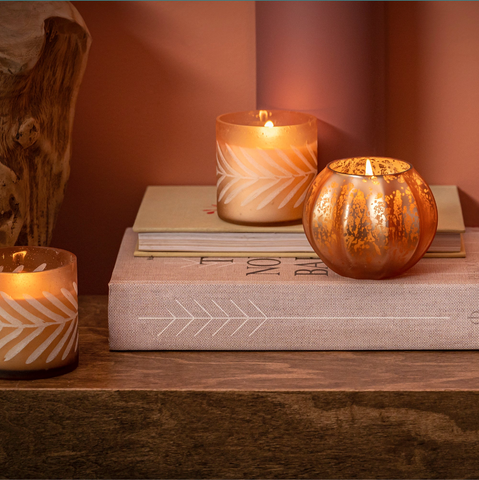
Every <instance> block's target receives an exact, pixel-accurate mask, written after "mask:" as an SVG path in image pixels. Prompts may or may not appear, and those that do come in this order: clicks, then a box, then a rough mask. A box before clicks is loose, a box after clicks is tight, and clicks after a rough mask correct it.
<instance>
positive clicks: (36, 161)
mask: <svg viewBox="0 0 479 480" xmlns="http://www.w3.org/2000/svg"><path fill="white" fill-rule="evenodd" d="M90 43H91V38H90V34H89V32H88V29H87V27H86V26H85V23H84V21H83V19H82V18H81V16H80V14H79V13H78V12H77V10H76V9H75V7H73V5H72V4H70V3H69V2H41V1H40V2H0V246H12V245H48V244H49V242H50V240H51V237H52V231H53V227H54V225H55V221H56V218H57V216H58V212H59V209H60V206H61V203H62V201H63V196H64V191H65V187H66V183H67V181H68V177H69V174H70V155H71V132H72V125H73V117H74V113H75V102H76V97H77V94H78V90H79V86H80V82H81V79H82V76H83V72H84V70H85V66H86V61H87V57H88V51H89V47H90Z"/></svg>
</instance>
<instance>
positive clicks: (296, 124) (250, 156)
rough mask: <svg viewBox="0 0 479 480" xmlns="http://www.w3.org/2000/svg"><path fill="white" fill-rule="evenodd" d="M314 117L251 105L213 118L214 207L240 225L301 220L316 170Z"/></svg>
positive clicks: (227, 219) (289, 222)
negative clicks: (215, 198)
mask: <svg viewBox="0 0 479 480" xmlns="http://www.w3.org/2000/svg"><path fill="white" fill-rule="evenodd" d="M317 150H318V147H317V126H316V117H314V116H313V115H308V114H304V113H299V112H288V111H277V110H272V111H270V110H255V111H249V112H237V113H228V114H225V115H221V116H219V117H218V118H217V120H216V160H217V163H216V185H217V207H218V215H219V217H220V218H221V219H223V220H225V221H227V222H231V223H237V224H242V225H265V226H268V225H288V224H295V223H301V217H302V213H303V204H304V199H305V197H306V191H307V189H308V187H309V185H310V183H311V181H312V180H313V179H314V177H315V176H316V174H317Z"/></svg>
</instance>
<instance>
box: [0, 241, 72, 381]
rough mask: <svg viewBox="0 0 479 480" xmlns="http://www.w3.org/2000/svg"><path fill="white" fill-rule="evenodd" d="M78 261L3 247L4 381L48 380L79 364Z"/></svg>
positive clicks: (0, 360) (0, 357)
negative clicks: (5, 379) (9, 379)
mask: <svg viewBox="0 0 479 480" xmlns="http://www.w3.org/2000/svg"><path fill="white" fill-rule="evenodd" d="M77 298H78V291H77V263H76V257H75V255H73V254H72V253H70V252H67V251H65V250H59V249H56V248H47V247H9V248H2V249H0V378H13V379H29V378H45V377H51V376H55V375H59V374H62V373H66V372H69V371H71V370H73V369H75V368H76V366H77V365H78V301H77Z"/></svg>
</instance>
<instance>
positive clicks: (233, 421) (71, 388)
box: [0, 297, 479, 478]
mask: <svg viewBox="0 0 479 480" xmlns="http://www.w3.org/2000/svg"><path fill="white" fill-rule="evenodd" d="M80 325H81V328H80V366H79V367H78V369H77V370H75V371H74V372H72V373H69V374H67V375H64V376H62V377H56V378H52V379H45V380H35V381H6V380H0V405H1V409H0V478H386V477H387V478H438V477H439V478H466V477H469V478H472V477H476V478H477V477H478V476H479V463H478V462H477V447H478V445H479V394H478V390H479V352H476V351H464V352H453V351H447V352H413V351H411V352H110V351H109V350H108V327H107V298H106V297H83V298H81V302H80Z"/></svg>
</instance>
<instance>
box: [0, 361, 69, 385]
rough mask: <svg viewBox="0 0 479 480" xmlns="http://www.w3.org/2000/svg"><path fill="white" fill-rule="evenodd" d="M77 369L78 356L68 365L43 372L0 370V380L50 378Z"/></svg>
mask: <svg viewBox="0 0 479 480" xmlns="http://www.w3.org/2000/svg"><path fill="white" fill-rule="evenodd" d="M77 367H78V356H77V357H76V359H75V360H74V361H73V362H72V363H70V364H69V365H65V366H63V367H57V368H49V369H45V370H0V379H5V380H36V379H39V378H50V377H56V376H58V375H64V374H65V373H70V372H72V371H73V370H75V369H76V368H77Z"/></svg>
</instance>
